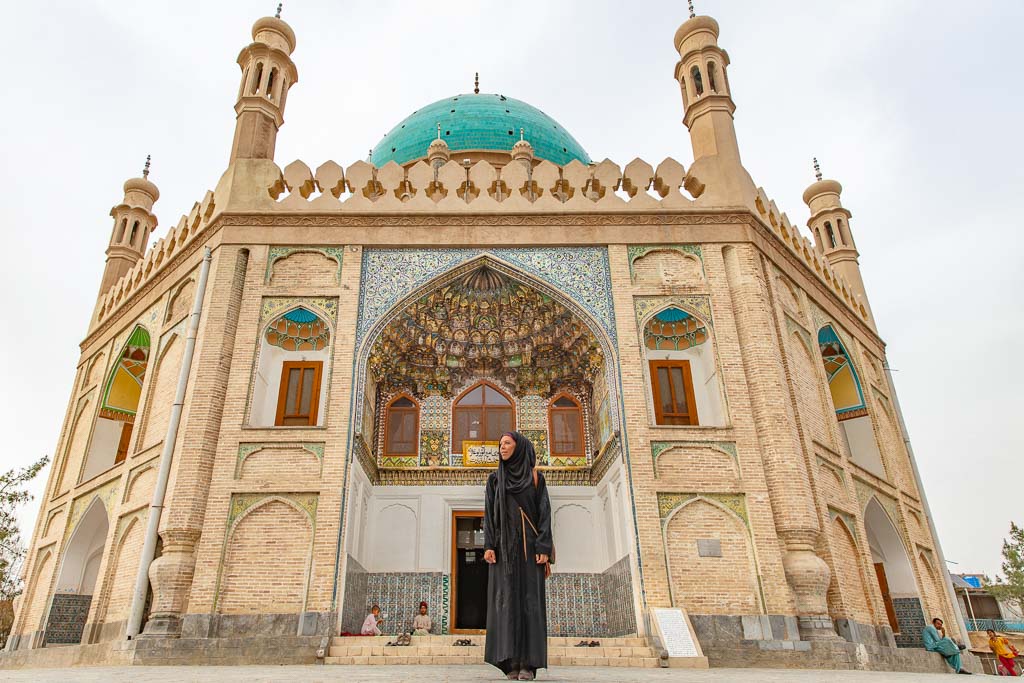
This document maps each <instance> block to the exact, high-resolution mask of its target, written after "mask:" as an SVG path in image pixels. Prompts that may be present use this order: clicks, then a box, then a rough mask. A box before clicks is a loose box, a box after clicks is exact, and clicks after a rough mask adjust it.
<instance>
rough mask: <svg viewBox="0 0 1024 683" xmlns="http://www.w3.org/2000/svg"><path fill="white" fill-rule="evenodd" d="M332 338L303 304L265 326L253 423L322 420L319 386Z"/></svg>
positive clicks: (322, 396) (312, 422) (315, 422)
mask: <svg viewBox="0 0 1024 683" xmlns="http://www.w3.org/2000/svg"><path fill="white" fill-rule="evenodd" d="M330 342H331V330H330V328H329V327H328V326H327V323H326V322H324V320H323V319H321V318H320V316H318V315H317V314H316V313H313V312H312V311H310V310H308V309H306V308H302V307H299V308H294V309H292V310H290V311H287V312H286V313H284V314H282V315H280V316H279V317H277V318H275V319H274V320H272V321H271V323H270V324H269V325H267V327H266V329H265V330H264V332H263V335H262V339H261V340H260V352H259V353H260V355H259V365H258V367H257V371H256V382H255V386H254V389H253V400H252V412H251V414H250V418H249V423H250V424H251V425H252V426H255V427H270V426H276V427H306V426H309V427H312V426H316V425H318V424H320V422H321V419H322V418H321V413H322V411H323V408H324V406H325V399H326V393H325V392H322V391H321V390H320V387H321V384H322V378H323V369H324V365H325V363H326V361H328V360H329V359H330Z"/></svg>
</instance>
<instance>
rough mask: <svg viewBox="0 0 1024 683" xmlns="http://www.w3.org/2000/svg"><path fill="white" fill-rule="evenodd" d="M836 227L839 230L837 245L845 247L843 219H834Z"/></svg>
mask: <svg viewBox="0 0 1024 683" xmlns="http://www.w3.org/2000/svg"><path fill="white" fill-rule="evenodd" d="M836 227H837V228H839V243H840V244H842V245H843V246H845V245H846V238H845V237H843V233H844V232H846V231H845V230H843V219H842V218H837V219H836Z"/></svg>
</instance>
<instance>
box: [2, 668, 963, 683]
mask: <svg viewBox="0 0 1024 683" xmlns="http://www.w3.org/2000/svg"><path fill="white" fill-rule="evenodd" d="M504 680H505V677H504V676H502V675H500V674H499V673H498V672H497V671H496V670H495V669H494V668H492V667H490V666H486V665H479V666H477V665H473V666H458V667H444V666H206V667H200V666H182V667H144V666H138V667H83V668H77V669H24V670H21V671H0V681H33V682H36V681H70V682H75V681H82V682H88V683H92V682H97V683H119V682H120V681H126V682H130V683H156V682H157V681H159V682H160V683H166V682H167V681H195V682H196V683H205V682H206V681H210V682H211V683H212V682H214V681H216V682H217V683H220V682H221V681H245V682H246V683H257V682H263V681H302V682H303V683H309V682H316V681H346V682H356V681H382V682H383V681H387V682H388V683H406V682H408V683H469V682H470V681H472V682H474V683H475V682H476V681H504ZM537 680H540V681H563V682H567V681H572V682H573V683H575V682H577V681H578V682H580V683H584V682H586V683H605V682H611V681H616V682H618V681H630V682H632V683H656V682H660V681H673V682H674V683H675V682H679V681H684V682H689V681H693V682H694V683H727V682H730V683H731V682H733V681H735V682H736V683H740V682H742V683H751V682H757V683H774V682H776V681H787V682H788V681H796V682H798V683H799V682H801V681H803V682H806V683H812V682H814V683H817V682H819V681H826V680H827V681H828V682H829V683H882V681H895V682H897V683H898V682H903V681H905V682H906V683H910V682H911V681H939V680H943V677H942V676H941V675H939V674H900V673H886V672H865V671H803V670H784V669H712V670H705V671H688V670H685V669H617V668H611V667H601V668H591V667H571V668H570V667H559V668H557V669H555V670H553V671H542V672H541V674H540V676H539V677H538V679H537Z"/></svg>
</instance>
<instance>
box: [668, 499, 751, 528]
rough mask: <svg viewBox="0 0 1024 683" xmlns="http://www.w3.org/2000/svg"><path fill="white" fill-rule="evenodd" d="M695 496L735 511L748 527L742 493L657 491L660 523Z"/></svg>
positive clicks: (748, 521) (748, 520)
mask: <svg viewBox="0 0 1024 683" xmlns="http://www.w3.org/2000/svg"><path fill="white" fill-rule="evenodd" d="M695 498H705V499H707V500H712V501H715V502H716V503H719V504H720V505H722V506H724V507H725V508H727V509H729V510H731V511H732V512H735V513H736V515H737V516H739V518H740V519H742V520H743V523H744V524H746V525H747V527H748V528H749V526H750V519H749V518H748V516H747V505H746V500H745V496H744V494H742V493H658V514H659V515H660V516H661V522H662V524H664V523H665V521H666V520H667V519H668V518H669V515H671V514H672V512H673V511H674V510H675V509H676V508H678V507H680V506H682V505H684V504H686V503H688V502H690V501H691V500H693V499H695Z"/></svg>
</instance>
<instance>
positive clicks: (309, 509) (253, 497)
mask: <svg viewBox="0 0 1024 683" xmlns="http://www.w3.org/2000/svg"><path fill="white" fill-rule="evenodd" d="M268 498H283V499H285V500H289V501H291V502H293V503H295V504H296V505H297V506H298V507H299V508H301V509H302V510H304V511H305V512H306V514H307V515H309V519H310V522H315V521H316V507H317V502H318V501H319V499H320V496H319V495H318V494H316V493H263V492H260V493H234V494H232V495H231V506H230V508H228V529H229V530H230V528H231V526H232V525H233V524H234V523H235V522H236V521H237V520H238V518H239V517H241V516H242V515H243V514H244V513H245V512H246V511H247V510H249V509H251V508H253V507H255V506H256V505H258V504H259V503H262V502H263V501H265V500H267V499H268Z"/></svg>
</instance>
